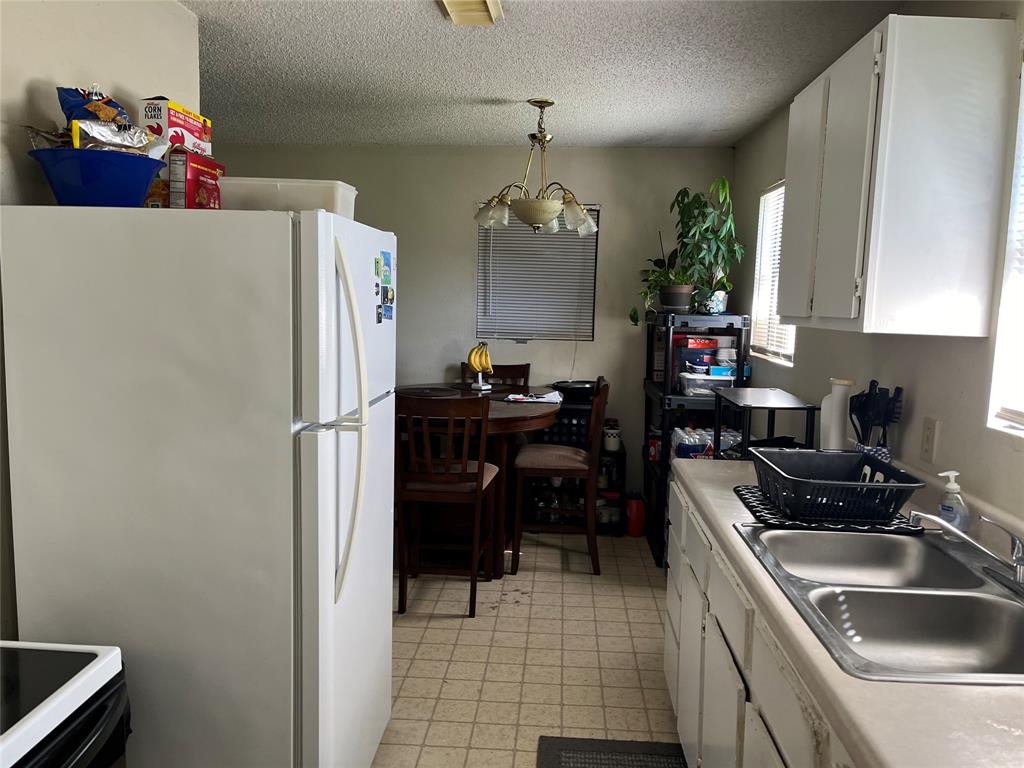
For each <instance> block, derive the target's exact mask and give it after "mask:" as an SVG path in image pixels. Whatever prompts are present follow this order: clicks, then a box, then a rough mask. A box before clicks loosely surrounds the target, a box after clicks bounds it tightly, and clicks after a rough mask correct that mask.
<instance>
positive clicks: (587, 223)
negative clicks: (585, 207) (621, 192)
mask: <svg viewBox="0 0 1024 768" xmlns="http://www.w3.org/2000/svg"><path fill="white" fill-rule="evenodd" d="M576 232H577V233H578V234H579V236H580V237H586V236H587V235H592V234H594V233H595V232H597V224H595V223H594V219H593V218H592V217H591V215H590V214H589V213H588V214H586V219H584V221H583V223H582V224H580V226H579V227H578V228H577V229H576Z"/></svg>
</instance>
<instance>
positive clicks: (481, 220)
mask: <svg viewBox="0 0 1024 768" xmlns="http://www.w3.org/2000/svg"><path fill="white" fill-rule="evenodd" d="M493 216H494V205H493V204H492V203H484V204H483V205H481V206H480V210H479V211H477V212H476V216H474V217H473V221H475V222H476V223H477V224H479V225H480V226H481V227H489V226H491V219H492V217H493Z"/></svg>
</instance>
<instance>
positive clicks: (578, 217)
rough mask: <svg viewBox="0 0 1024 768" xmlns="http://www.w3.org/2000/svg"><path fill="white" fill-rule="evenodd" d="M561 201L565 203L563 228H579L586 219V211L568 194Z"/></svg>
mask: <svg viewBox="0 0 1024 768" xmlns="http://www.w3.org/2000/svg"><path fill="white" fill-rule="evenodd" d="M563 203H564V205H565V228H566V229H579V228H580V227H581V226H582V225H583V222H585V221H586V220H587V212H586V211H584V210H583V207H582V206H581V205H580V204H579V203H577V202H576V199H575V198H573V197H571V196H569V195H566V196H565V198H563Z"/></svg>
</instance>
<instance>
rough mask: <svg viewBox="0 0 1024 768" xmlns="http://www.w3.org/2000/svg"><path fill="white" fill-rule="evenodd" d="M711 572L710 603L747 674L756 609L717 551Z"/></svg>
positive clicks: (737, 659) (732, 649) (713, 558)
mask: <svg viewBox="0 0 1024 768" xmlns="http://www.w3.org/2000/svg"><path fill="white" fill-rule="evenodd" d="M711 555H712V556H711V563H710V571H709V573H708V602H709V603H710V604H711V612H712V613H713V614H715V616H717V617H718V623H719V624H721V625H722V633H723V634H724V635H725V640H726V642H727V643H728V644H729V648H730V650H731V651H732V654H733V656H735V657H736V661H737V662H738V663H739V665H740V669H741V670H742V671H743V673H744V676H746V675H747V674H748V673H749V671H750V656H751V646H752V644H753V635H754V609H753V607H752V603H751V601H750V598H749V597H748V596H747V593H746V591H745V590H744V589H743V587H741V586H740V584H739V582H738V581H737V579H736V575H735V574H734V573H733V571H732V568H730V567H729V565H728V564H727V563H726V562H725V561H724V560H723V559H722V558H721V557H720V556H719V555H718V554H717V553H715V552H712V553H711Z"/></svg>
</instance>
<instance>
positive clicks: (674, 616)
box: [665, 547, 687, 642]
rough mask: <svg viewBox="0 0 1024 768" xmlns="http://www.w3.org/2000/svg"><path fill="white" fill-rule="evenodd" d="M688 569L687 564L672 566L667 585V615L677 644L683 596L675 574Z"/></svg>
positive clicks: (669, 570)
mask: <svg viewBox="0 0 1024 768" xmlns="http://www.w3.org/2000/svg"><path fill="white" fill-rule="evenodd" d="M670 549H671V547H670ZM686 567H687V565H686V563H683V564H682V565H680V566H675V565H670V566H669V569H668V580H667V581H668V583H667V584H666V585H665V613H667V614H668V623H669V624H670V625H671V631H672V632H673V633H674V634H675V639H676V642H678V641H679V612H680V610H681V608H682V596H681V592H680V589H679V582H678V580H677V579H676V577H675V574H676V573H677V572H678V571H679V569H680V568H686ZM666 636H667V633H666Z"/></svg>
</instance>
